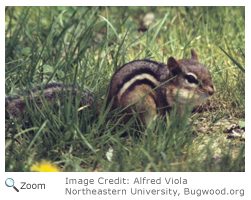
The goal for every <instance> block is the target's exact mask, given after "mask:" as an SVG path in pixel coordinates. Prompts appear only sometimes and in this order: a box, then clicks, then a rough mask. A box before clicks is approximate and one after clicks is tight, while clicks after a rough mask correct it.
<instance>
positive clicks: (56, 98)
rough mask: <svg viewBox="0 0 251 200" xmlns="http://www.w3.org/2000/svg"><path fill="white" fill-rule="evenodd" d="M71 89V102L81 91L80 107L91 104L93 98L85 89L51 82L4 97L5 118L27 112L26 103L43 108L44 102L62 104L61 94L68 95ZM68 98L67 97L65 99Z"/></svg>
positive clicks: (53, 105)
mask: <svg viewBox="0 0 251 200" xmlns="http://www.w3.org/2000/svg"><path fill="white" fill-rule="evenodd" d="M71 91H72V99H71V101H72V103H73V104H75V98H76V97H77V95H78V94H80V93H81V99H80V107H81V106H85V105H88V106H91V105H92V103H93V101H94V98H93V95H92V94H91V93H89V92H87V91H80V90H79V88H78V87H74V88H73V87H72V86H64V85H62V84H60V83H55V82H51V83H49V84H48V85H47V86H46V87H45V88H43V89H42V88H41V87H40V86H39V87H37V88H36V89H33V90H24V91H23V92H19V93H20V94H19V95H16V96H14V97H7V98H6V99H5V109H6V112H5V115H6V117H5V118H8V117H9V115H11V116H13V117H15V118H17V117H21V116H24V115H26V114H27V110H28V108H27V103H28V105H29V106H31V107H32V106H34V103H35V104H36V105H37V106H38V107H39V108H40V109H42V108H43V105H44V103H45V102H46V104H47V105H48V106H50V107H55V106H57V102H60V104H61V105H63V104H64V100H63V99H64V98H63V97H62V95H64V96H66V97H69V96H70V94H71ZM67 100H68V99H67Z"/></svg>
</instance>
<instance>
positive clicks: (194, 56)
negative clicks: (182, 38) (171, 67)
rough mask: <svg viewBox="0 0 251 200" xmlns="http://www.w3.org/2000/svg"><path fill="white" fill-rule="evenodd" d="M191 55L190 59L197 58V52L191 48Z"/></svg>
mask: <svg viewBox="0 0 251 200" xmlns="http://www.w3.org/2000/svg"><path fill="white" fill-rule="evenodd" d="M191 55H192V57H191V58H192V59H193V60H198V55H197V53H196V52H195V51H194V49H191Z"/></svg>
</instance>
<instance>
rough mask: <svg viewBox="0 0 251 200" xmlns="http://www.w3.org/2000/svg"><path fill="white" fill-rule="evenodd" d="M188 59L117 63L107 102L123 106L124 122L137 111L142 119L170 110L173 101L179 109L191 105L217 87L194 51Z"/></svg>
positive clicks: (145, 119)
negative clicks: (164, 61)
mask: <svg viewBox="0 0 251 200" xmlns="http://www.w3.org/2000/svg"><path fill="white" fill-rule="evenodd" d="M191 54H192V57H191V59H181V60H176V59H174V58H173V57H170V58H169V59H168V62H167V65H166V64H164V63H159V62H155V61H152V60H147V59H144V60H135V61H132V62H129V63H127V64H125V65H123V66H122V67H120V68H119V69H118V70H117V71H116V72H115V74H114V75H113V77H112V79H111V83H110V91H109V94H108V99H107V104H106V106H107V107H108V105H109V104H110V102H112V101H113V102H112V106H111V110H114V109H116V108H121V109H123V113H126V114H127V115H126V116H125V118H124V121H125V122H127V121H128V120H129V119H130V118H131V117H132V114H133V113H138V114H139V116H140V119H141V121H142V122H143V123H146V124H147V123H149V122H150V121H149V120H151V119H152V118H153V117H154V116H156V115H158V114H159V115H161V116H165V114H166V113H170V111H171V109H172V107H173V106H174V104H175V102H176V104H177V110H178V112H179V111H180V112H183V111H184V109H185V107H186V106H187V105H189V106H190V107H194V106H196V105H199V104H201V103H202V101H204V100H205V99H207V98H208V97H210V96H212V95H213V94H214V93H215V91H216V89H215V87H214V85H213V82H212V79H211V75H210V72H209V70H208V69H207V68H206V67H205V66H204V65H202V64H201V63H199V62H198V56H197V54H196V52H195V51H194V50H193V49H192V50H191Z"/></svg>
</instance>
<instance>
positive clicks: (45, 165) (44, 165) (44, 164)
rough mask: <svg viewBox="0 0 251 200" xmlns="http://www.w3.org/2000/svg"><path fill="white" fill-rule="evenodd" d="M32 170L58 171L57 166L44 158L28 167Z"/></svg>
mask: <svg viewBox="0 0 251 200" xmlns="http://www.w3.org/2000/svg"><path fill="white" fill-rule="evenodd" d="M30 170H31V171H34V172H60V170H59V169H58V167H57V166H56V165H54V164H52V163H50V162H48V161H46V160H42V161H41V162H40V163H39V162H36V163H35V164H33V165H32V166H31V168H30Z"/></svg>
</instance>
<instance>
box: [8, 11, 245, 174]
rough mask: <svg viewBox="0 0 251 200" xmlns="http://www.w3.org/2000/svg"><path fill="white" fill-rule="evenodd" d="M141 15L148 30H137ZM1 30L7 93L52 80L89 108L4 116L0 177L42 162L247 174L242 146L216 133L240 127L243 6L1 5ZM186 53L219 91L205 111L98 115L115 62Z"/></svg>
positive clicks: (72, 167) (68, 167)
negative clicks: (80, 92)
mask: <svg viewBox="0 0 251 200" xmlns="http://www.w3.org/2000/svg"><path fill="white" fill-rule="evenodd" d="M149 12H153V13H154V15H155V18H154V20H153V22H152V23H151V24H150V25H149V27H148V31H147V32H144V33H142V32H139V31H137V28H138V27H140V26H141V25H143V18H144V16H145V15H146V14H147V13H149ZM5 30H6V31H5V62H6V64H5V92H6V96H11V95H15V93H16V91H17V89H18V88H19V89H20V88H21V89H23V88H32V87H34V85H41V83H43V84H47V83H48V82H50V81H58V82H62V83H65V84H69V83H71V84H78V85H80V86H81V87H83V88H84V89H87V90H89V91H91V92H92V93H93V94H94V95H95V103H94V105H93V106H92V108H91V109H90V110H87V109H84V110H83V111H81V112H78V111H77V109H78V108H77V106H74V105H71V104H67V106H65V107H64V108H62V109H60V110H56V109H51V108H47V109H44V110H40V109H34V110H32V109H30V110H29V116H27V117H26V118H24V119H22V120H15V119H10V120H6V121H5V138H6V139H5V141H6V142H5V144H6V145H5V170H6V171H29V170H30V166H31V165H32V164H33V163H35V162H37V161H41V160H42V159H45V160H48V161H51V162H53V163H55V164H57V165H58V166H59V167H60V169H61V170H62V171H245V141H243V140H240V139H238V138H237V139H229V138H228V134H226V133H224V129H225V128H226V126H229V125H232V124H238V123H239V122H242V121H245V66H244V65H245V8H244V7H6V9H5ZM191 48H194V49H195V50H196V51H197V53H198V55H199V60H200V62H201V63H204V64H205V65H206V66H207V67H208V68H209V70H210V71H211V73H212V79H213V81H214V83H215V86H216V88H217V92H216V94H215V95H214V97H213V98H212V99H211V100H210V101H209V102H207V103H206V104H205V107H204V109H200V110H199V111H198V112H195V113H193V114H192V115H190V118H188V117H184V118H183V119H181V120H180V119H178V118H176V117H174V116H172V115H171V116H169V119H168V123H165V122H163V121H162V120H158V121H157V123H156V126H154V127H153V126H151V127H147V128H143V129H137V128H136V127H135V126H133V125H132V124H134V123H135V120H132V121H130V122H129V123H128V124H122V123H121V122H120V121H119V120H114V117H116V115H117V113H108V111H107V110H105V107H104V104H102V102H103V101H104V100H105V97H106V94H107V89H108V86H109V81H110V79H111V76H112V75H113V73H114V72H115V71H116V69H118V68H119V67H120V66H121V65H123V64H124V63H126V62H129V61H132V60H135V59H141V58H148V59H152V60H157V61H159V62H165V63H166V62H167V59H168V57H170V56H174V57H175V58H177V59H181V58H188V57H190V49H191ZM100 105H101V106H100ZM45 107H46V106H45ZM97 110H100V112H99V113H97ZM79 113H80V114H79ZM27 121H28V123H27ZM242 124H243V123H242ZM201 129H203V130H204V131H200V130H201ZM124 133H130V134H129V135H127V136H123V137H122V136H121V135H124ZM135 135H137V136H135ZM109 148H112V149H113V157H112V161H111V162H110V161H108V160H107V158H106V153H107V151H108V150H109Z"/></svg>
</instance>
